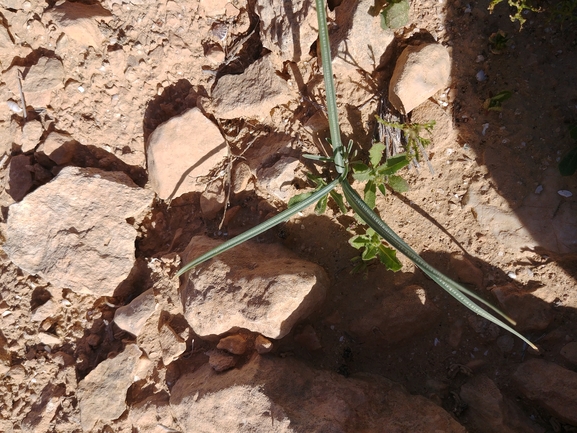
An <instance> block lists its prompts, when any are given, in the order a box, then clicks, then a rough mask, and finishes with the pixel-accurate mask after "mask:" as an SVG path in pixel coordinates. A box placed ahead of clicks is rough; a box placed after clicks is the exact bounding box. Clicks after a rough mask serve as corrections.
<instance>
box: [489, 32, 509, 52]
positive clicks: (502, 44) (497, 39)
mask: <svg viewBox="0 0 577 433" xmlns="http://www.w3.org/2000/svg"><path fill="white" fill-rule="evenodd" d="M510 42H511V38H510V37H509V36H508V35H507V33H505V32H504V31H503V30H499V31H497V32H495V33H492V34H491V36H489V48H490V49H491V52H492V53H493V54H503V53H504V52H505V51H506V50H507V46H508V45H509V43H510Z"/></svg>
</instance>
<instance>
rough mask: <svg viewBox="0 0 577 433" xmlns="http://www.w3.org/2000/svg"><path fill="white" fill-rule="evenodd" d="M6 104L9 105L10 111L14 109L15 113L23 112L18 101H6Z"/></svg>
mask: <svg viewBox="0 0 577 433" xmlns="http://www.w3.org/2000/svg"><path fill="white" fill-rule="evenodd" d="M6 105H8V108H10V111H12V112H14V113H22V108H20V105H18V104H17V103H16V102H14V101H6Z"/></svg>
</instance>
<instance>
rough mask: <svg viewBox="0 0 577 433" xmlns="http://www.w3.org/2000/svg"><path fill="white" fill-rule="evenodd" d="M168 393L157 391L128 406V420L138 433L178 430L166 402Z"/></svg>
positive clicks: (163, 432) (162, 432)
mask: <svg viewBox="0 0 577 433" xmlns="http://www.w3.org/2000/svg"><path fill="white" fill-rule="evenodd" d="M168 400H169V397H168V394H166V393H165V392H159V393H157V394H154V395H152V396H151V397H149V398H147V399H145V400H143V401H141V402H138V403H136V404H134V405H132V406H131V407H130V410H129V412H128V421H129V422H130V423H131V424H132V428H134V429H136V430H135V431H138V432H139V433H167V432H170V431H171V430H169V429H173V431H179V430H177V429H178V426H177V425H176V423H175V422H174V417H173V416H172V412H171V410H170V406H169V404H168Z"/></svg>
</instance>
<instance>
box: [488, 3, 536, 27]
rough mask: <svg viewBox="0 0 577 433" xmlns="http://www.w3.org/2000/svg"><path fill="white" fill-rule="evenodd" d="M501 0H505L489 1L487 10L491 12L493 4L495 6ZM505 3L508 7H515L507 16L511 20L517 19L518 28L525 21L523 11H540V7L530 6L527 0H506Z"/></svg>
mask: <svg viewBox="0 0 577 433" xmlns="http://www.w3.org/2000/svg"><path fill="white" fill-rule="evenodd" d="M503 1H505V0H491V3H490V4H489V12H491V13H493V10H494V9H495V6H497V5H498V4H499V3H502V2H503ZM507 4H508V5H509V7H512V8H515V10H516V12H515V13H511V14H510V15H509V18H510V19H511V21H512V22H515V21H518V22H519V26H520V29H522V28H523V24H525V21H527V20H526V19H525V17H524V16H523V15H524V14H525V13H527V12H541V9H539V8H537V7H534V6H531V5H530V4H529V0H507Z"/></svg>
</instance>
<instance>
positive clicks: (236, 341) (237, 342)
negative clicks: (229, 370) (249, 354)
mask: <svg viewBox="0 0 577 433" xmlns="http://www.w3.org/2000/svg"><path fill="white" fill-rule="evenodd" d="M247 346H248V336H247V335H245V334H234V335H229V336H228V337H224V338H221V339H220V341H219V342H218V345H217V346H216V348H217V349H222V350H226V351H227V352H230V353H232V354H233V355H242V354H244V353H245V352H246V349H247Z"/></svg>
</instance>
